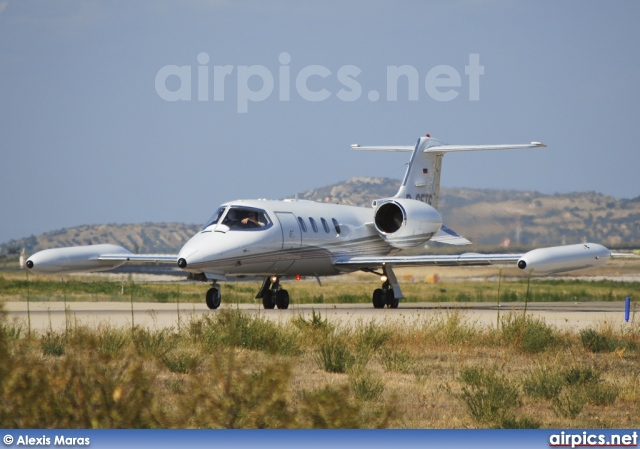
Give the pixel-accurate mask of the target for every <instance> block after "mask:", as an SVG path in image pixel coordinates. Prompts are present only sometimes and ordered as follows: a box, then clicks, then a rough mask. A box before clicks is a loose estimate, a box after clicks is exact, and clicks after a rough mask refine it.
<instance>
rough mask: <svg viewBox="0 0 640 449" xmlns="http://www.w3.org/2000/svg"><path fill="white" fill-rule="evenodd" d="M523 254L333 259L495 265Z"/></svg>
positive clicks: (340, 262) (369, 264)
mask: <svg viewBox="0 0 640 449" xmlns="http://www.w3.org/2000/svg"><path fill="white" fill-rule="evenodd" d="M522 256H523V254H478V253H465V254H456V255H433V254H425V255H420V256H383V257H342V258H337V259H336V260H335V262H334V263H335V264H336V265H337V266H350V267H355V268H359V269H362V268H376V267H380V266H382V265H386V264H389V265H393V266H394V267H406V266H416V265H420V266H441V267H451V266H460V265H467V266H471V265H495V264H504V263H510V262H513V263H515V262H517V261H518V260H520V259H521V258H522Z"/></svg>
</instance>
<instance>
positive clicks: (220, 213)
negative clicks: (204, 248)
mask: <svg viewBox="0 0 640 449" xmlns="http://www.w3.org/2000/svg"><path fill="white" fill-rule="evenodd" d="M226 209H227V208H226V207H225V206H222V207H219V208H218V210H216V211H215V212H214V213H213V215H212V216H211V218H209V219H208V220H207V222H206V223H205V225H204V226H203V227H202V229H201V230H202V231H204V230H205V229H207V228H208V227H209V226H211V225H214V224H218V221H219V220H220V218H222V216H223V215H224V211H225V210H226Z"/></svg>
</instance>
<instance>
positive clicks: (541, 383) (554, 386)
mask: <svg viewBox="0 0 640 449" xmlns="http://www.w3.org/2000/svg"><path fill="white" fill-rule="evenodd" d="M565 383H566V381H565V378H564V375H563V373H562V372H561V371H560V370H551V369H550V368H547V367H545V366H539V367H538V368H536V369H535V370H533V371H532V372H531V373H529V375H528V376H527V377H526V378H525V379H524V381H523V382H522V387H523V390H524V392H525V394H527V395H529V396H531V397H532V398H544V399H553V398H556V397H558V395H559V394H560V391H562V387H563V386H564V385H565Z"/></svg>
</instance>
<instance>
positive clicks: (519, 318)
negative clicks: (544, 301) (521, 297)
mask: <svg viewBox="0 0 640 449" xmlns="http://www.w3.org/2000/svg"><path fill="white" fill-rule="evenodd" d="M500 333H501V337H502V340H503V341H504V342H505V343H506V344H508V345H511V346H514V347H517V348H519V349H520V350H522V351H523V352H527V353H530V354H535V353H538V352H543V351H546V350H547V349H548V348H550V347H553V346H556V345H557V344H558V343H559V337H558V335H557V331H555V330H554V329H553V328H551V327H550V326H549V325H547V324H546V323H545V322H544V321H543V320H542V319H540V318H536V317H533V316H531V315H524V314H522V313H509V314H507V315H505V316H503V317H502V318H501V319H500Z"/></svg>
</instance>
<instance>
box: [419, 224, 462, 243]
mask: <svg viewBox="0 0 640 449" xmlns="http://www.w3.org/2000/svg"><path fill="white" fill-rule="evenodd" d="M429 241H430V242H438V243H446V244H447V245H471V242H470V241H469V240H467V239H465V238H464V237H462V236H461V235H460V234H458V233H457V232H456V231H453V230H451V229H449V228H447V227H446V226H442V227H441V228H440V230H439V231H438V233H437V234H436V235H434V236H433V237H431V240H429Z"/></svg>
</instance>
